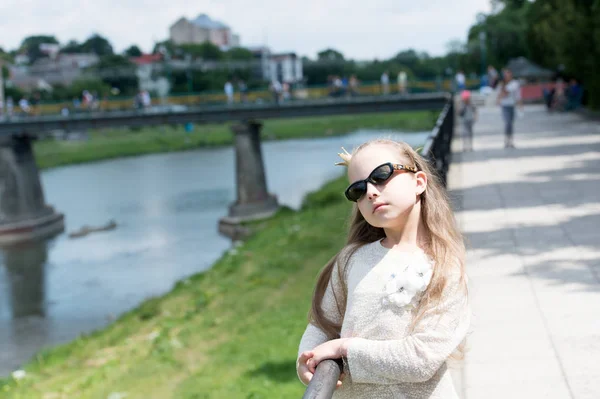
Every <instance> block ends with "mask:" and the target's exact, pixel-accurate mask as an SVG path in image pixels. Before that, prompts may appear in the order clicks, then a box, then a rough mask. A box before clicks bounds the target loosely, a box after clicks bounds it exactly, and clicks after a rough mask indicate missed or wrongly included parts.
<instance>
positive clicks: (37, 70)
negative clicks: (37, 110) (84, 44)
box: [27, 53, 100, 86]
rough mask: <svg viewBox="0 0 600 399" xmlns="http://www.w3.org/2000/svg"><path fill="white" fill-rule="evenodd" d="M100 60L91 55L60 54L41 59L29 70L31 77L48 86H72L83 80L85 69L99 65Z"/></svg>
mask: <svg viewBox="0 0 600 399" xmlns="http://www.w3.org/2000/svg"><path fill="white" fill-rule="evenodd" d="M99 61H100V58H99V57H98V56H97V55H96V54H93V53H89V54H58V55H56V57H55V58H40V59H39V60H37V61H35V62H34V63H33V64H32V65H31V66H30V67H28V68H27V73H28V74H29V76H31V77H33V78H37V79H43V80H44V81H46V82H47V83H48V84H50V85H52V86H54V85H57V84H60V85H64V86H70V85H71V84H72V83H73V82H74V81H75V80H77V79H80V78H83V72H84V69H85V68H88V67H91V66H93V65H95V64H97V63H98V62H99Z"/></svg>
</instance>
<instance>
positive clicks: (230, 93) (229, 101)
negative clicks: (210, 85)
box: [223, 80, 233, 104]
mask: <svg viewBox="0 0 600 399" xmlns="http://www.w3.org/2000/svg"><path fill="white" fill-rule="evenodd" d="M223 90H224V91H225V96H226V97H227V104H233V84H231V82H230V81H229V80H228V81H227V82H226V83H225V86H224V87H223Z"/></svg>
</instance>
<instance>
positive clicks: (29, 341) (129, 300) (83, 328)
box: [0, 130, 428, 376]
mask: <svg viewBox="0 0 600 399" xmlns="http://www.w3.org/2000/svg"><path fill="white" fill-rule="evenodd" d="M427 134H428V132H422V133H409V134H402V133H398V132H390V131H366V130H362V131H357V132H355V133H353V134H349V135H345V136H336V137H326V138H316V139H303V140H287V141H279V142H266V143H263V146H262V149H263V158H264V162H265V168H266V173H267V185H268V188H269V191H270V192H271V193H274V194H276V195H277V196H278V198H279V202H280V204H283V205H287V206H290V207H292V208H298V207H299V206H300V204H301V202H302V198H303V197H304V196H305V195H306V194H307V193H308V192H310V191H313V190H316V189H318V188H319V187H320V186H322V185H323V183H325V182H326V181H328V180H330V179H332V178H335V177H337V176H339V175H341V174H342V173H344V171H345V170H344V169H343V168H341V167H336V166H334V165H333V164H334V163H335V162H337V161H338V157H337V155H336V153H337V152H338V151H339V150H340V147H341V146H344V147H345V148H346V149H348V150H349V151H350V150H351V149H352V148H353V147H355V146H356V145H358V144H360V143H362V142H364V141H366V140H368V139H371V138H375V137H381V136H385V137H391V138H394V139H398V140H404V141H406V142H408V143H409V144H411V145H421V144H423V142H424V141H425V138H426V137H427ZM234 159H235V158H234V150H233V148H232V147H225V148H219V149H200V150H195V151H190V152H183V153H169V154H157V155H148V156H140V157H134V158H125V159H119V160H111V161H105V162H97V163H91V164H84V165H75V166H68V167H61V168H56V169H52V170H49V171H45V172H43V173H42V174H41V179H42V185H43V187H44V191H45V195H46V202H47V203H48V204H51V205H53V206H54V207H55V208H56V209H57V210H59V211H60V212H63V213H64V214H65V221H66V231H67V233H68V232H71V231H74V230H77V229H79V228H80V227H81V226H83V225H86V224H87V225H94V226H97V225H103V224H106V223H107V222H108V221H109V220H115V221H116V222H117V223H118V228H117V229H116V230H112V231H108V232H102V233H96V234H91V235H89V236H86V237H83V238H79V239H69V238H68V237H67V234H62V235H60V236H58V237H55V238H53V239H51V240H48V241H43V242H38V243H35V244H30V245H27V246H23V247H21V248H13V249H10V250H8V249H5V250H2V251H1V252H0V376H1V375H7V374H9V373H10V372H11V371H13V370H15V369H17V368H19V367H20V365H22V364H23V363H24V362H25V361H27V360H28V359H29V358H31V357H32V356H33V355H34V354H35V353H36V352H37V351H38V350H40V349H41V348H43V347H47V346H51V345H55V344H58V343H62V342H66V341H69V340H72V339H74V338H76V337H77V336H78V335H79V334H81V333H85V332H89V331H91V330H94V329H97V328H101V327H103V326H105V325H107V324H108V323H110V321H111V320H113V319H114V318H115V317H117V316H118V315H119V314H121V313H123V312H124V311H127V310H129V309H131V308H133V307H135V306H137V305H138V304H139V303H140V302H142V301H143V300H144V299H146V298H149V297H152V296H157V295H161V294H164V293H166V292H168V291H169V290H170V289H171V288H172V287H173V285H174V283H175V282H177V281H178V280H180V279H182V278H184V277H187V276H189V275H192V274H195V273H198V272H202V271H204V270H206V269H208V268H209V267H210V266H211V265H212V264H213V263H214V262H215V261H216V260H217V259H218V258H219V257H220V256H221V255H222V253H223V252H224V251H226V250H227V249H229V248H230V246H231V242H230V241H229V240H228V239H227V238H225V237H221V236H219V235H218V233H217V223H218V220H219V218H221V217H222V216H225V215H226V214H227V208H228V206H229V204H230V203H231V202H233V201H234V200H235V161H234ZM290 166H294V167H290ZM299 166H300V167H299Z"/></svg>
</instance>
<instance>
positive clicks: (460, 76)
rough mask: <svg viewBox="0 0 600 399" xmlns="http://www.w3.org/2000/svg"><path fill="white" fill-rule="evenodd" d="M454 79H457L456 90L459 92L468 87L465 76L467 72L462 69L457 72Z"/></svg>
mask: <svg viewBox="0 0 600 399" xmlns="http://www.w3.org/2000/svg"><path fill="white" fill-rule="evenodd" d="M454 80H455V81H456V90H457V91H458V92H459V93H460V92H461V91H463V90H464V89H465V88H466V87H467V78H466V77H465V73H464V72H463V71H462V69H461V70H459V71H458V72H457V73H456V76H455V77H454Z"/></svg>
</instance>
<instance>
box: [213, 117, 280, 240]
mask: <svg viewBox="0 0 600 399" xmlns="http://www.w3.org/2000/svg"><path fill="white" fill-rule="evenodd" d="M261 127H262V124H261V123H260V122H256V121H249V122H246V123H243V124H238V125H234V126H232V130H233V133H234V135H235V141H234V142H235V169H236V186H237V200H236V201H235V202H234V203H233V204H231V206H230V207H229V214H228V215H227V216H226V217H224V218H222V219H221V220H219V233H221V234H223V235H225V236H227V237H229V238H231V239H232V240H239V239H242V238H244V236H246V235H247V234H249V231H248V229H247V228H245V227H244V226H242V223H244V222H248V221H253V220H260V219H265V218H268V217H270V216H272V215H273V214H274V213H275V212H277V209H278V208H279V205H278V203H277V197H276V196H274V195H272V194H269V192H268V191H267V180H266V176H265V168H264V163H263V158H262V151H261V146H260V129H261Z"/></svg>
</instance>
